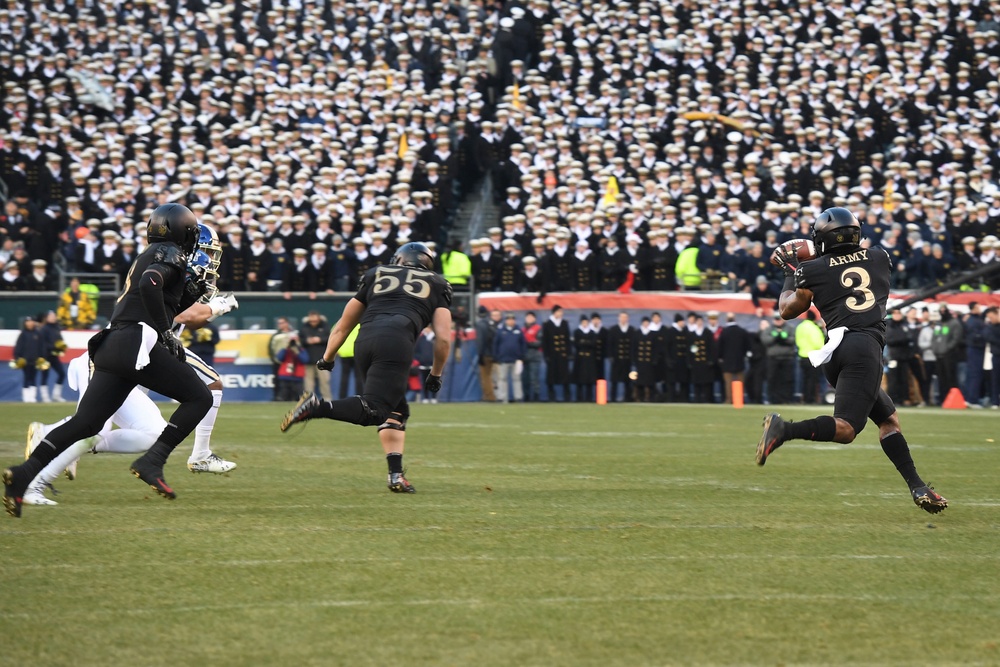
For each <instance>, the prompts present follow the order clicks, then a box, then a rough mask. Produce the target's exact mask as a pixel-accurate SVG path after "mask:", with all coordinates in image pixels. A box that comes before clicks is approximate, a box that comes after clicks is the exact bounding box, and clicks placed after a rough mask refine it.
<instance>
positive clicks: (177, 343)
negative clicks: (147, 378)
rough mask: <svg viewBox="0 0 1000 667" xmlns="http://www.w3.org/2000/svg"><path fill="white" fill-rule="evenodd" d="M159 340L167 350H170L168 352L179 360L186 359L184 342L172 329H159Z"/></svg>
mask: <svg viewBox="0 0 1000 667" xmlns="http://www.w3.org/2000/svg"><path fill="white" fill-rule="evenodd" d="M160 342H161V343H163V346H164V347H165V348H167V351H168V352H170V354H172V355H174V356H175V357H177V358H178V359H179V360H180V361H184V360H185V359H187V352H185V351H184V344H183V343H182V342H181V339H180V338H178V337H177V334H175V333H174V332H173V331H161V332H160Z"/></svg>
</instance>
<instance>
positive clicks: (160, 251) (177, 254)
mask: <svg viewBox="0 0 1000 667" xmlns="http://www.w3.org/2000/svg"><path fill="white" fill-rule="evenodd" d="M153 263H154V264H164V265H166V266H172V267H174V268H175V269H177V270H179V271H181V272H184V271H187V263H188V262H187V255H185V254H184V252H183V251H181V249H180V248H179V247H178V246H176V245H174V244H172V243H163V244H161V245H160V247H159V248H157V249H156V250H155V251H154V252H153Z"/></svg>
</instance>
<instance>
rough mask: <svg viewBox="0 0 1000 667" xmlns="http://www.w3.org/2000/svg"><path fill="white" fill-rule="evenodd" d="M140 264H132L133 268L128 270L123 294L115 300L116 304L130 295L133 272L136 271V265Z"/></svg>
mask: <svg viewBox="0 0 1000 667" xmlns="http://www.w3.org/2000/svg"><path fill="white" fill-rule="evenodd" d="M138 263H139V262H132V268H130V269H129V270H128V275H127V276H125V287H124V289H122V293H121V294H119V295H118V298H117V299H115V303H118V302H119V301H121V300H122V299H124V298H125V295H126V294H128V290H129V288H130V287H132V272H133V271H135V265H136V264H138Z"/></svg>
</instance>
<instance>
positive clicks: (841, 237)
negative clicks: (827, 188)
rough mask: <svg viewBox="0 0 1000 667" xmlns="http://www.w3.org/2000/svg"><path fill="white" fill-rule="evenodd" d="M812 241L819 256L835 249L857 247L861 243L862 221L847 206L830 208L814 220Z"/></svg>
mask: <svg viewBox="0 0 1000 667" xmlns="http://www.w3.org/2000/svg"><path fill="white" fill-rule="evenodd" d="M812 242H813V245H814V246H815V247H816V255H817V256H819V255H828V254H830V253H831V252H832V251H833V250H835V249H838V250H839V249H849V248H857V247H858V246H859V245H861V222H859V221H858V218H857V216H855V215H854V214H853V213H851V212H850V211H848V210H847V209H846V208H841V207H839V206H835V207H834V208H828V209H826V210H825V211H823V212H822V213H820V214H819V215H818V216H816V220H815V221H814V222H813V225H812Z"/></svg>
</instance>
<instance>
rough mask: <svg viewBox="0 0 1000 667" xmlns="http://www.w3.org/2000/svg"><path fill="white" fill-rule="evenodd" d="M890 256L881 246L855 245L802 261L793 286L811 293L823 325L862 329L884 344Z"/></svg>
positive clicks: (833, 327) (890, 270)
mask: <svg viewBox="0 0 1000 667" xmlns="http://www.w3.org/2000/svg"><path fill="white" fill-rule="evenodd" d="M891 272H892V260H891V259H890V258H889V255H888V253H886V251H885V250H884V249H883V248H882V247H881V246H872V247H870V248H855V249H853V250H850V251H848V252H844V253H841V254H830V255H822V256H821V257H818V258H816V259H811V260H809V261H807V262H803V263H802V264H801V265H800V266H799V268H798V269H797V270H796V271H795V287H796V288H797V289H808V290H810V291H812V293H813V304H814V305H815V306H816V308H817V309H819V312H820V314H821V315H822V316H823V320H824V321H825V322H826V328H827V330H828V331H829V330H830V329H835V328H837V327H847V328H848V330H850V331H864V332H865V333H868V334H870V335H872V336H873V337H875V339H876V340H878V341H879V343H881V344H882V345H885V305H886V301H887V300H888V299H889V275H890V273H891Z"/></svg>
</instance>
